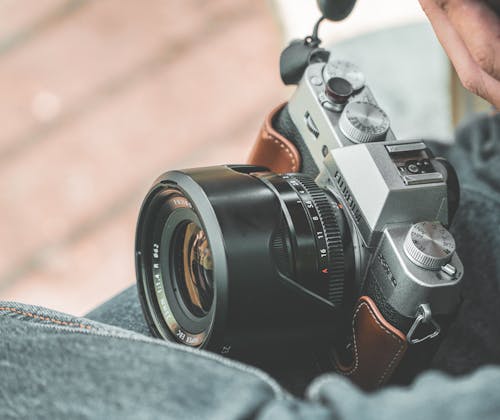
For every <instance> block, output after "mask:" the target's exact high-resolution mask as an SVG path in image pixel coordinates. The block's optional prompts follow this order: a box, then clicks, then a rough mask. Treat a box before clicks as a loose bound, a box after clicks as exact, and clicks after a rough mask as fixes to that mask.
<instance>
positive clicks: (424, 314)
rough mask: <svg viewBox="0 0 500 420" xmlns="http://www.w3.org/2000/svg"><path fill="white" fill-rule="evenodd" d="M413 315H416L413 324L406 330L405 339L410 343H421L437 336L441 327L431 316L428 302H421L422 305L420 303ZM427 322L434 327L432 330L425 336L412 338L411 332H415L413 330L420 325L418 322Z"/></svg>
mask: <svg viewBox="0 0 500 420" xmlns="http://www.w3.org/2000/svg"><path fill="white" fill-rule="evenodd" d="M415 316H416V318H415V321H414V322H413V325H412V326H411V328H410V330H409V331H408V334H407V335H406V339H407V340H408V342H409V343H410V344H417V343H421V342H422V341H426V340H430V339H431V338H434V337H437V336H438V335H439V333H440V332H441V327H440V326H439V324H438V323H437V322H436V321H435V320H434V319H433V318H432V312H431V307H430V306H429V304H428V303H423V304H422V305H420V306H419V307H418V309H417V313H416V314H415ZM428 323H431V324H432V326H433V327H434V331H432V332H430V333H429V334H427V335H426V336H425V337H422V338H413V334H415V331H416V330H417V328H418V327H419V326H420V324H428Z"/></svg>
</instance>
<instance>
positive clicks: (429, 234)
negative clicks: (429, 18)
mask: <svg viewBox="0 0 500 420" xmlns="http://www.w3.org/2000/svg"><path fill="white" fill-rule="evenodd" d="M455 249H456V248H455V239H453V236H452V235H451V233H450V232H448V231H447V230H446V229H445V228H444V227H443V225H442V224H441V223H439V222H420V223H416V224H414V225H413V226H412V227H411V228H410V230H409V231H408V234H407V236H406V239H405V242H404V251H405V253H406V255H407V256H408V258H409V259H410V260H411V261H412V262H413V263H415V264H416V265H418V266H419V267H422V268H425V269H428V270H439V269H440V268H441V267H442V266H445V265H446V264H447V263H448V262H449V261H450V260H451V257H452V256H453V254H454V253H455Z"/></svg>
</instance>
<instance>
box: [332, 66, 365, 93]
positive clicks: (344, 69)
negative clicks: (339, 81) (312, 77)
mask: <svg viewBox="0 0 500 420" xmlns="http://www.w3.org/2000/svg"><path fill="white" fill-rule="evenodd" d="M332 77H342V78H343V79H346V80H347V81H348V82H349V83H350V84H351V85H352V89H353V90H354V91H355V92H356V91H358V90H360V89H361V88H362V87H363V86H364V85H365V75H364V74H363V73H362V72H361V70H360V69H359V68H358V67H357V66H356V65H355V64H352V63H350V62H349V61H345V60H332V61H329V62H328V63H326V65H325V67H324V69H323V78H324V79H325V82H326V81H328V79H330V78H332Z"/></svg>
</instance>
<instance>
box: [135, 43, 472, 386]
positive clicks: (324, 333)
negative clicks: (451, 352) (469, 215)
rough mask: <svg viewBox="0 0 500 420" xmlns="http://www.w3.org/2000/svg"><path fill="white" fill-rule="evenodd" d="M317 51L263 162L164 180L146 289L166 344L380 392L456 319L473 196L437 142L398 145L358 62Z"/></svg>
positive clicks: (257, 156)
mask: <svg viewBox="0 0 500 420" xmlns="http://www.w3.org/2000/svg"><path fill="white" fill-rule="evenodd" d="M303 43H305V44H304V45H305V46H306V47H307V48H309V47H310V45H308V43H310V40H309V41H307V40H304V41H303ZM317 46H318V45H317V44H316V45H313V46H312V48H310V50H311V51H310V52H311V54H309V55H308V60H307V62H305V65H304V66H303V70H302V71H300V73H301V77H300V81H299V82H298V87H297V89H296V90H295V92H294V94H293V96H292V98H291V99H290V101H289V102H288V104H287V105H286V106H284V107H279V108H278V110H277V111H276V112H275V113H274V114H273V116H272V117H270V119H269V121H268V125H269V126H268V127H267V128H265V129H264V130H263V133H261V136H260V137H259V140H258V143H257V144H256V145H255V148H254V150H253V152H252V156H251V158H250V162H251V164H246V165H223V166H214V167H206V168H195V169H186V170H174V171H170V172H166V173H165V174H163V175H161V176H160V177H159V178H158V179H157V180H156V181H155V182H154V184H153V186H152V188H151V190H150V191H149V193H148V194H147V196H146V198H145V200H144V202H143V205H142V208H141V211H140V216H139V221H138V225H137V234H136V270H137V284H138V290H139V296H140V299H141V304H142V307H143V311H144V314H145V317H146V320H147V321H148V324H149V325H150V328H151V330H152V332H153V333H154V335H156V336H158V337H162V338H165V339H168V340H171V341H175V342H178V343H181V344H184V345H187V346H190V347H195V348H201V349H207V350H210V351H213V352H216V353H220V354H223V355H228V356H229V357H232V358H235V359H238V360H243V361H247V362H250V363H253V364H259V360H279V359H290V360H292V359H293V358H294V356H297V357H300V356H299V355H301V354H304V353H303V352H304V351H307V352H310V351H313V352H317V353H318V354H327V355H328V356H327V357H329V358H330V359H331V362H332V365H335V366H336V367H337V369H338V370H339V371H341V372H342V373H344V374H346V375H352V376H353V377H355V376H356V372H361V373H360V375H362V376H364V377H366V376H369V377H371V378H370V379H369V380H368V381H367V382H365V383H368V384H369V385H367V387H372V386H376V385H380V384H381V383H383V382H385V381H386V380H387V379H388V378H389V376H390V375H391V373H392V372H393V371H394V369H395V368H396V367H397V365H398V363H399V362H400V360H401V359H402V358H403V355H404V354H405V352H406V348H407V346H408V345H414V346H418V345H420V343H423V342H427V341H433V340H436V337H438V336H439V335H442V332H443V329H445V328H446V325H447V323H448V322H449V319H450V318H451V317H452V316H453V314H454V312H455V311H456V309H457V306H458V304H459V301H460V283H461V279H462V276H463V273H464V269H463V265H462V263H461V261H460V258H459V256H458V255H457V253H456V252H455V248H456V246H455V241H454V238H453V236H452V235H451V234H450V232H449V231H448V230H447V228H448V227H449V225H450V223H451V220H452V217H453V215H454V213H455V211H456V209H457V207H458V201H459V186H458V181H457V177H456V174H455V172H454V170H453V168H452V167H451V165H450V164H449V163H448V162H447V161H445V160H444V159H441V158H436V157H435V156H434V155H433V153H432V152H431V150H430V149H429V148H428V147H427V145H426V144H425V143H424V142H423V141H421V140H411V141H403V140H398V139H397V138H396V137H395V135H394V133H393V132H392V130H391V128H390V122H389V118H388V116H387V115H386V113H385V112H384V111H383V110H382V108H381V107H380V106H379V104H378V103H377V101H376V100H375V97H374V95H373V93H372V92H371V90H370V88H369V87H368V85H367V83H366V81H365V78H364V75H363V73H362V72H361V71H360V70H359V69H358V68H357V66H356V65H355V64H353V63H350V62H348V61H345V60H340V59H338V58H336V57H331V56H330V55H329V54H328V53H325V52H324V50H321V49H320V50H318V48H317ZM285 51H286V50H285ZM318 52H319V54H318ZM311 57H314V58H313V59H312V58H311ZM282 59H283V57H282ZM294 71H295V72H296V68H295V69H294ZM270 130H274V134H273V133H270ZM272 169H275V171H273V170H272ZM281 169H285V170H281ZM334 348H337V350H332V349H334ZM338 348H341V349H340V350H338ZM361 382H362V381H361Z"/></svg>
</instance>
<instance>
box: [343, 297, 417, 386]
mask: <svg viewBox="0 0 500 420" xmlns="http://www.w3.org/2000/svg"><path fill="white" fill-rule="evenodd" d="M352 335H353V358H352V361H350V363H349V364H344V363H343V362H342V361H341V360H340V358H339V357H338V356H337V354H336V355H335V356H336V357H335V362H336V363H335V365H336V368H337V370H338V371H339V372H340V373H342V374H344V375H345V376H348V377H349V378H350V379H351V380H352V381H353V382H355V383H356V384H357V385H359V386H360V387H361V388H363V389H364V390H372V389H375V388H377V387H379V386H381V385H383V384H384V383H386V382H387V380H389V379H390V378H391V376H392V374H393V373H394V371H395V369H396V368H397V367H398V365H399V363H400V362H401V360H402V358H403V356H404V355H405V353H406V349H407V347H408V344H407V340H406V336H405V335H404V334H403V333H402V332H401V331H399V330H398V329H397V328H395V327H394V326H393V325H391V324H390V323H389V322H387V321H386V320H385V318H384V317H383V316H382V314H381V313H380V311H379V310H378V308H377V306H376V305H375V302H374V301H373V300H372V299H370V298H369V297H368V296H362V297H360V298H359V300H358V302H357V304H356V307H355V309H354V315H353V319H352Z"/></svg>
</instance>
